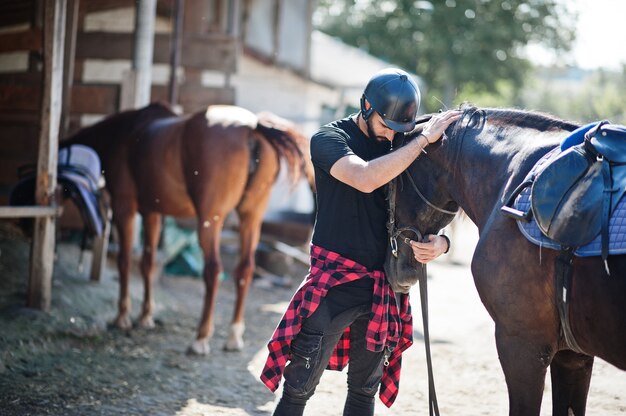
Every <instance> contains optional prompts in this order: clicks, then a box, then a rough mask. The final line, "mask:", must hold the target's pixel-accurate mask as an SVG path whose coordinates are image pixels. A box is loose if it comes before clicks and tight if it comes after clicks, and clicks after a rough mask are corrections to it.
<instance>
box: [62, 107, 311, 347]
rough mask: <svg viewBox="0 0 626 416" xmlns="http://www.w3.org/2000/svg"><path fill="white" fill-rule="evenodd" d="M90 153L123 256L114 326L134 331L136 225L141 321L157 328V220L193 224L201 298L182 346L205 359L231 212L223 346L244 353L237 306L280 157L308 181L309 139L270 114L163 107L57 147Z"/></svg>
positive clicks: (126, 116)
mask: <svg viewBox="0 0 626 416" xmlns="http://www.w3.org/2000/svg"><path fill="white" fill-rule="evenodd" d="M74 143H82V144H85V145H88V146H90V147H92V148H93V149H95V150H96V152H97V153H98V155H99V156H100V159H101V161H102V167H103V170H104V176H105V179H106V188H107V190H108V191H109V193H110V196H111V206H112V211H113V222H114V225H115V227H116V228H117V231H118V236H119V240H120V251H119V256H118V268H119V274H120V298H119V311H118V315H117V318H116V319H115V322H114V323H115V325H116V326H117V327H119V328H123V329H128V328H130V327H131V320H130V317H129V312H130V310H131V307H130V306H131V305H130V296H129V292H128V279H129V271H130V260H131V250H132V236H133V223H134V222H133V220H134V217H135V215H136V214H137V213H139V214H141V216H142V219H143V238H144V249H143V257H142V259H141V267H140V268H141V274H142V276H143V279H144V288H145V292H144V293H145V295H144V300H143V308H142V312H141V316H140V318H139V321H138V324H139V325H140V326H142V327H152V326H154V321H153V316H152V315H153V312H152V309H153V300H152V278H153V274H154V270H155V254H156V250H157V243H158V240H159V235H160V231H161V216H162V215H171V216H175V217H196V218H197V221H198V239H199V242H200V246H201V248H202V250H203V252H204V261H205V265H204V273H203V277H204V281H205V284H206V293H205V295H204V307H203V310H202V316H201V320H200V325H199V327H198V333H197V338H196V340H195V342H193V344H192V345H191V346H190V347H189V351H190V352H192V353H196V354H207V353H208V352H209V339H210V338H211V334H212V333H213V309H214V306H215V297H216V294H217V289H218V286H219V274H220V272H221V271H222V263H221V259H220V235H221V231H222V227H223V225H224V220H225V219H226V216H227V215H228V213H229V212H230V211H232V210H233V209H234V210H236V212H237V214H238V217H239V234H240V260H239V263H238V264H237V266H236V269H235V271H234V278H235V286H236V288H237V302H236V305H235V311H234V316H233V319H232V324H231V328H230V334H229V338H228V340H227V342H226V346H225V348H226V349H229V350H240V349H241V348H242V346H243V331H244V302H245V299H246V295H247V293H248V289H249V287H250V283H251V281H252V273H253V270H254V267H255V262H254V252H255V250H256V247H257V244H258V242H259V238H260V229H261V222H262V219H263V215H264V213H265V210H266V208H267V204H268V199H269V196H270V191H271V188H272V186H273V184H274V181H275V179H276V177H277V174H278V172H279V170H280V166H281V160H283V161H284V163H285V165H286V166H287V167H288V169H289V173H290V174H291V178H292V179H293V181H294V182H295V181H296V180H298V178H299V175H300V173H301V172H302V171H303V170H304V172H305V173H306V174H307V177H308V179H309V183H311V184H312V183H313V176H312V167H311V165H310V158H308V157H306V155H307V154H308V140H307V139H306V138H305V137H304V136H302V135H301V134H299V133H298V132H297V131H296V129H295V128H294V127H293V125H291V124H290V123H288V122H286V121H285V120H283V119H281V118H279V117H277V116H274V115H272V114H270V113H262V114H259V115H255V114H253V113H251V112H249V111H248V110H245V109H243V108H240V107H234V106H210V107H208V109H207V111H206V112H199V113H196V114H193V115H191V116H183V117H179V116H177V115H176V114H174V113H173V112H172V111H171V110H170V109H169V108H167V107H165V106H164V105H161V104H151V105H149V106H147V107H144V108H142V109H139V110H133V111H126V112H122V113H119V114H115V115H112V116H110V117H108V118H106V119H104V120H103V121H101V122H99V123H97V124H94V125H93V126H90V127H87V128H84V129H82V130H80V131H78V132H77V133H76V134H75V135H73V136H72V137H70V138H69V139H68V140H66V141H64V142H63V143H62V144H63V145H64V146H65V145H69V144H74Z"/></svg>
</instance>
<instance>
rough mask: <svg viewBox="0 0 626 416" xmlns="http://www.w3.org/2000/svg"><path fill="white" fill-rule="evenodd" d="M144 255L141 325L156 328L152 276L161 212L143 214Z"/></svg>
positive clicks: (142, 261) (142, 260) (142, 259)
mask: <svg viewBox="0 0 626 416" xmlns="http://www.w3.org/2000/svg"><path fill="white" fill-rule="evenodd" d="M142 217H143V255H142V257H141V276H142V277H143V286H144V297H143V307H142V309H141V316H140V317H139V326H141V327H142V328H154V320H153V319H152V309H153V307H154V302H153V299H152V280H153V279H152V278H153V276H154V269H155V262H156V254H157V244H158V243H159V236H160V234H161V214H159V213H156V212H151V213H148V214H144V215H143V216H142Z"/></svg>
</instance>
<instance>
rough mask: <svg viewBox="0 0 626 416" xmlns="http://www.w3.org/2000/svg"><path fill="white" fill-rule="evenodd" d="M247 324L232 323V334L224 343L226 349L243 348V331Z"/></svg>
mask: <svg viewBox="0 0 626 416" xmlns="http://www.w3.org/2000/svg"><path fill="white" fill-rule="evenodd" d="M244 329H245V326H244V324H243V322H241V323H237V324H231V325H230V334H228V340H227V341H226V345H224V350H225V351H241V350H243V331H244Z"/></svg>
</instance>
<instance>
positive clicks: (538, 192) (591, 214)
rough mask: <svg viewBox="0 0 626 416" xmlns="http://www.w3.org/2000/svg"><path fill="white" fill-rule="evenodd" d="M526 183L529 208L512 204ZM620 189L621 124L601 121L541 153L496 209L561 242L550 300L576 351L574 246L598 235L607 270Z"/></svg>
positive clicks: (624, 176)
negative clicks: (571, 315) (571, 317)
mask: <svg viewBox="0 0 626 416" xmlns="http://www.w3.org/2000/svg"><path fill="white" fill-rule="evenodd" d="M528 187H530V201H529V202H530V204H529V208H527V211H522V210H519V209H516V208H514V204H515V201H516V199H517V197H518V196H520V194H522V192H523V191H525V190H526V189H527V188H528ZM625 191H626V128H624V127H622V126H616V125H611V124H609V122H608V121H602V122H600V123H597V124H593V125H587V126H584V127H581V128H580V129H578V130H576V131H574V132H573V133H572V134H571V135H570V136H569V137H568V138H566V139H565V140H564V141H563V143H562V144H561V148H556V149H554V150H552V151H551V152H549V153H548V154H547V155H546V156H545V157H544V158H542V159H541V160H540V161H539V162H538V163H537V165H535V167H534V168H533V169H531V171H530V173H529V174H528V176H527V177H526V178H525V179H524V181H523V182H522V184H521V185H519V186H518V187H517V188H516V189H515V190H514V191H513V194H512V195H511V196H510V197H509V199H508V200H507V202H506V203H505V204H504V206H503V207H502V208H501V210H502V212H504V213H505V214H507V215H508V216H510V217H513V218H514V219H516V220H517V221H518V224H520V223H521V222H527V223H528V222H531V220H532V219H534V222H535V223H536V224H537V227H538V228H539V230H540V231H541V233H542V234H543V235H545V236H546V237H547V238H548V239H550V240H552V241H554V242H556V243H557V244H558V245H560V253H559V255H558V256H557V257H556V259H555V273H554V274H555V285H556V293H555V296H556V298H555V300H556V304H557V309H558V312H559V320H560V323H561V334H562V336H563V338H564V340H565V343H566V344H567V346H568V347H569V348H570V349H571V350H573V351H575V352H578V353H583V354H584V353H585V351H583V350H582V348H581V347H580V345H579V344H578V342H577V340H576V338H575V337H574V334H573V332H572V328H571V325H570V322H569V304H570V302H571V287H572V265H573V262H572V258H573V255H574V251H575V250H576V249H577V248H578V247H580V246H583V245H585V244H587V243H589V242H590V241H592V240H594V239H596V238H597V236H598V235H599V234H600V235H601V251H600V253H601V256H602V260H603V261H604V267H605V269H606V273H607V275H610V271H609V267H608V261H607V258H608V255H609V220H610V219H611V215H612V214H613V212H614V211H615V208H616V207H617V206H618V202H619V201H620V199H621V198H622V196H623V195H624V192H625ZM524 194H527V192H524Z"/></svg>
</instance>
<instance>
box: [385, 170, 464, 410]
mask: <svg viewBox="0 0 626 416" xmlns="http://www.w3.org/2000/svg"><path fill="white" fill-rule="evenodd" d="M403 173H404V174H406V176H407V177H408V178H409V182H410V183H411V187H412V188H413V190H414V191H415V192H416V193H417V195H418V196H419V197H420V198H421V199H422V201H424V202H425V203H426V205H428V206H429V207H431V208H433V209H434V210H436V211H438V212H441V213H443V214H448V215H455V214H456V213H457V212H458V209H457V210H456V211H449V210H447V209H443V208H440V207H438V206H436V205H435V204H433V203H432V202H430V201H429V200H428V199H427V198H426V197H425V196H424V194H423V193H422V192H420V190H419V188H418V187H417V184H416V183H415V181H414V180H413V178H412V177H411V174H410V173H409V172H408V170H405V171H404V172H403ZM401 178H402V174H400V175H399V176H398V177H396V178H394V179H393V180H392V181H391V182H390V183H389V185H387V186H388V188H387V192H388V200H389V221H388V222H387V232H388V234H389V244H390V245H391V254H392V255H393V256H394V257H395V258H396V259H397V258H398V238H399V237H400V236H401V235H402V233H405V232H411V233H413V234H415V236H416V241H423V240H424V236H423V234H422V232H421V231H420V230H418V229H417V228H416V227H414V226H412V225H404V226H399V227H396V187H397V186H398V185H397V183H398V180H399V179H401ZM400 241H401V242H403V243H405V244H407V245H410V241H411V239H410V238H409V237H406V236H403V238H402V239H401V240H400ZM420 265H421V267H422V268H424V270H425V268H426V265H425V264H422V263H420ZM419 286H420V301H421V304H422V325H423V328H424V346H425V349H426V366H427V368H428V411H429V415H430V416H433V415H435V416H439V405H438V403H437V393H436V392H435V377H434V374H433V364H432V358H431V354H430V332H429V329H428V289H427V277H426V272H425V271H424V273H422V274H421V275H420V277H419Z"/></svg>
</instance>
